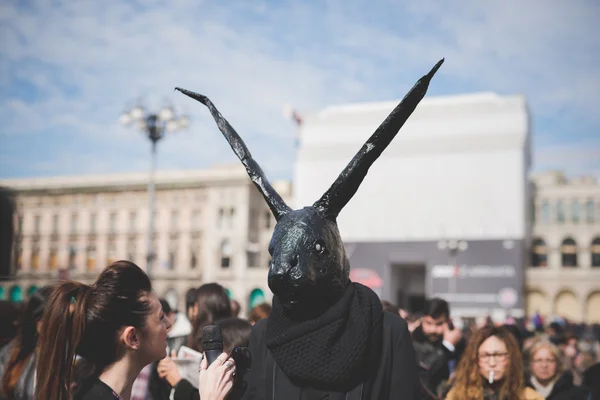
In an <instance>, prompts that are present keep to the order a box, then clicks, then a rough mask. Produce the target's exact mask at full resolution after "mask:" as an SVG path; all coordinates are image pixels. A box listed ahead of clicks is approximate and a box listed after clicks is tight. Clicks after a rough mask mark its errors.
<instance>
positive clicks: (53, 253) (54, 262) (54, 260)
mask: <svg viewBox="0 0 600 400" xmlns="http://www.w3.org/2000/svg"><path fill="white" fill-rule="evenodd" d="M48 261H49V262H48V265H49V266H50V271H56V269H57V268H58V251H57V250H56V249H55V248H52V249H50V258H49V260H48Z"/></svg>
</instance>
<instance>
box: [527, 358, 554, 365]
mask: <svg viewBox="0 0 600 400" xmlns="http://www.w3.org/2000/svg"><path fill="white" fill-rule="evenodd" d="M531 362H532V363H533V364H556V360H555V359H554V358H553V359H535V360H531Z"/></svg>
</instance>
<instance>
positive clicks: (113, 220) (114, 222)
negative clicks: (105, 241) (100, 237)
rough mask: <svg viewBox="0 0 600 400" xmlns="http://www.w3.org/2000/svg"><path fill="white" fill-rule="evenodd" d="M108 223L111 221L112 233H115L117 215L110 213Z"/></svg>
mask: <svg viewBox="0 0 600 400" xmlns="http://www.w3.org/2000/svg"><path fill="white" fill-rule="evenodd" d="M108 221H109V229H110V233H115V232H116V231H117V213H116V212H112V213H110V216H109V219H108Z"/></svg>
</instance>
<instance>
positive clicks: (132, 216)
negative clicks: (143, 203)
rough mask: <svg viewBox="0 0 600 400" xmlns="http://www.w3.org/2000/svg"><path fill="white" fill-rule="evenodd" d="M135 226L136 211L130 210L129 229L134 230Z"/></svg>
mask: <svg viewBox="0 0 600 400" xmlns="http://www.w3.org/2000/svg"><path fill="white" fill-rule="evenodd" d="M136 228H137V213H136V212H135V211H132V212H130V213H129V231H130V232H135V230H136Z"/></svg>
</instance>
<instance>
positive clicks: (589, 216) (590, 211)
mask: <svg viewBox="0 0 600 400" xmlns="http://www.w3.org/2000/svg"><path fill="white" fill-rule="evenodd" d="M594 206H595V205H594V200H588V201H587V202H586V203H585V220H586V222H587V223H588V224H593V223H594V221H595V218H596V216H595V213H594V211H595V210H594Z"/></svg>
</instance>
